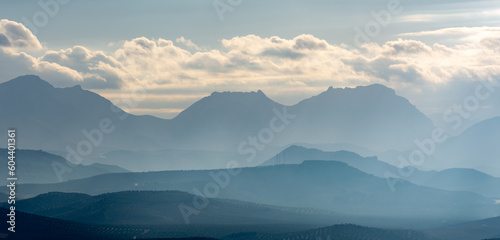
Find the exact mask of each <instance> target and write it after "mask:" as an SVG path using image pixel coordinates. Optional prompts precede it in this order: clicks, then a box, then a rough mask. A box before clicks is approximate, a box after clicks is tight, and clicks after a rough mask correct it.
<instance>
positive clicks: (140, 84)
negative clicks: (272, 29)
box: [0, 20, 500, 111]
mask: <svg viewBox="0 0 500 240" xmlns="http://www.w3.org/2000/svg"><path fill="white" fill-rule="evenodd" d="M2 23H3V25H2V26H7V25H9V26H11V27H4V28H2V29H3V32H0V72H2V73H3V74H2V78H3V79H4V80H8V79H11V78H14V77H17V76H19V75H25V74H37V75H40V76H41V77H42V78H44V79H46V80H48V81H49V82H51V83H53V84H55V85H56V86H72V85H75V84H80V85H82V86H83V87H84V88H87V89H116V90H121V91H123V90H129V89H133V88H146V89H147V90H149V91H151V92H155V94H158V95H162V94H164V95H169V94H172V93H175V92H176V93H179V92H186V94H196V95H199V94H205V93H208V92H210V91H222V90H230V91H250V90H255V89H262V90H263V91H265V92H270V94H269V95H271V96H273V95H274V96H281V97H282V98H283V99H291V97H290V95H294V96H297V95H300V94H301V96H303V95H312V94H316V93H318V92H320V91H323V90H325V89H326V88H327V87H328V86H336V87H352V86H357V85H367V84H373V83H382V84H385V85H387V86H389V87H392V88H395V89H396V90H397V91H399V92H404V93H410V94H408V95H411V93H417V92H420V93H421V92H425V91H429V90H433V89H438V88H442V87H443V86H447V85H449V84H450V83H454V82H468V83H470V82H474V81H477V80H481V79H486V80H490V81H492V80H495V81H498V80H499V79H500V65H499V64H498V63H499V62H500V54H498V51H499V50H500V49H499V47H498V46H500V44H499V43H500V35H499V33H500V28H493V27H477V28H465V27H463V28H446V29H438V30H433V31H426V32H417V33H406V34H403V35H401V37H404V38H399V39H396V40H393V41H387V42H385V43H383V44H377V43H368V44H364V45H362V46H361V47H360V48H350V47H348V46H346V45H342V44H340V45H339V44H331V43H329V42H327V41H325V40H323V39H320V38H317V37H315V36H313V35H309V34H304V35H299V36H296V37H294V38H282V37H278V36H272V37H261V36H257V35H246V36H236V37H233V38H229V39H222V40H221V47H220V48H217V49H202V48H199V47H198V46H197V45H196V44H194V43H192V41H190V40H187V39H185V38H179V39H176V40H175V42H174V41H172V40H167V39H162V38H158V39H149V38H146V37H139V38H135V39H131V40H126V41H121V42H119V43H116V45H115V48H116V51H114V52H105V51H99V50H92V49H89V48H87V47H85V46H74V47H71V48H67V49H59V50H53V49H49V50H44V49H41V48H40V45H39V42H38V40H36V38H35V37H34V36H33V35H32V34H31V33H30V32H29V30H27V29H26V28H25V27H24V26H22V24H19V23H15V22H11V21H6V20H2ZM11 28H15V29H17V31H13V30H9V29H11ZM20 30H23V31H21V32H22V33H20V32H19V31H20ZM22 36H24V37H22ZM420 36H445V37H457V36H458V37H459V38H460V39H461V42H460V43H459V44H455V45H443V44H439V43H433V44H429V43H426V42H422V41H419V40H416V39H414V38H416V37H420ZM35 40H36V41H35ZM24 49H39V50H42V51H44V52H42V54H41V56H40V57H34V56H32V55H30V54H27V53H25V52H23V50H24ZM464 86H465V85H464ZM182 104H185V105H187V104H186V103H185V102H183V103H182ZM185 105H183V107H185ZM155 107H158V106H155ZM139 108H141V107H138V108H137V109H139ZM142 108H144V109H152V108H154V107H151V106H143V107H142ZM162 108H166V107H162ZM168 108H172V109H181V108H182V107H179V106H177V105H175V106H174V105H172V106H169V107H168ZM137 111H139V110H137Z"/></svg>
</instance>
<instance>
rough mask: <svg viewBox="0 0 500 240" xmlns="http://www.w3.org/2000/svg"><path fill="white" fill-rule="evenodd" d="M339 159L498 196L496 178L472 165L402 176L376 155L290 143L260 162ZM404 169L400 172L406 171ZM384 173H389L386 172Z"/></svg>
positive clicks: (371, 171) (410, 178)
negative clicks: (330, 150)
mask: <svg viewBox="0 0 500 240" xmlns="http://www.w3.org/2000/svg"><path fill="white" fill-rule="evenodd" d="M311 159H313V160H330V161H339V162H344V163H346V164H348V165H349V166H352V167H354V168H357V169H359V170H361V171H363V172H365V173H369V174H373V175H375V176H377V177H383V178H386V177H387V176H397V177H399V178H401V179H404V180H406V181H409V182H412V183H415V184H418V185H421V186H427V187H432V188H437V189H442V190H449V191H468V192H473V193H477V194H481V195H483V196H486V197H494V198H500V188H498V187H497V186H500V178H495V177H493V176H490V175H488V174H485V173H483V172H479V171H476V170H474V169H458V168H452V169H447V170H443V171H422V170H419V169H416V168H413V169H412V174H411V175H410V176H406V175H405V177H403V176H402V175H401V174H400V173H399V172H400V169H399V168H397V167H395V166H393V165H390V164H388V163H385V162H382V161H379V160H378V159H377V157H361V156H359V155H358V154H356V153H352V152H348V151H336V152H325V151H321V150H318V149H313V148H305V147H300V146H295V145H292V146H290V147H288V148H286V149H285V150H283V151H282V152H280V153H279V154H277V155H276V156H274V157H273V158H271V159H269V160H267V161H265V162H264V163H262V166H271V165H280V164H300V163H303V162H304V161H306V160H311ZM408 171H409V170H408V169H404V172H408ZM387 173H391V174H390V175H387Z"/></svg>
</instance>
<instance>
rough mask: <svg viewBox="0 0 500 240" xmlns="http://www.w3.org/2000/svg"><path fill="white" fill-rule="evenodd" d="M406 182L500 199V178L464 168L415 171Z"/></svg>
mask: <svg viewBox="0 0 500 240" xmlns="http://www.w3.org/2000/svg"><path fill="white" fill-rule="evenodd" d="M405 179H406V180H408V181H410V182H412V183H415V184H418V185H422V186H428V187H433V188H438V189H443V190H448V191H468V192H474V193H477V194H481V195H483V196H485V197H489V198H495V199H500V188H499V187H498V186H500V178H497V177H493V176H490V175H488V174H486V173H483V172H480V171H477V170H474V169H466V168H465V169H464V168H450V169H446V170H443V171H418V170H416V171H415V174H413V175H412V176H411V177H409V178H405Z"/></svg>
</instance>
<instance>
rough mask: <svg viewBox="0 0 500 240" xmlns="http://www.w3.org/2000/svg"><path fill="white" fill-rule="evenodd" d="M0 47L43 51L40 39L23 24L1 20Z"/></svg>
mask: <svg viewBox="0 0 500 240" xmlns="http://www.w3.org/2000/svg"><path fill="white" fill-rule="evenodd" d="M0 47H2V48H6V47H8V48H18V49H28V50H29V49H33V50H39V49H42V45H41V44H40V42H39V41H38V39H37V38H36V37H35V35H33V34H32V33H31V31H30V30H29V29H28V28H26V27H25V26H24V25H23V24H21V23H18V22H14V21H9V20H7V19H1V20H0Z"/></svg>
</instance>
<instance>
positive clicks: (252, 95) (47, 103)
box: [0, 75, 432, 171]
mask: <svg viewBox="0 0 500 240" xmlns="http://www.w3.org/2000/svg"><path fill="white" fill-rule="evenodd" d="M12 99H16V101H12ZM125 100H126V101H122V100H120V101H121V102H122V103H121V104H119V105H121V106H122V105H123V106H125V107H130V106H133V104H134V103H135V102H134V99H125ZM129 105H130V106H129ZM0 111H2V112H5V113H9V114H6V115H5V116H4V117H2V118H1V119H0V126H1V127H2V128H3V130H4V131H6V130H7V128H16V129H18V132H17V134H18V147H19V148H23V149H43V150H46V151H51V152H58V153H59V152H61V155H62V156H63V157H67V158H72V159H77V160H79V161H85V160H88V159H96V158H99V157H100V156H102V155H105V154H106V153H108V152H112V151H124V150H125V151H130V152H135V153H144V152H149V151H167V150H172V151H177V150H184V151H213V152H228V153H237V152H238V151H239V152H246V153H249V152H250V151H254V150H258V151H259V152H262V154H264V155H266V154H269V152H266V151H268V150H269V149H270V148H273V147H275V146H283V145H288V144H291V143H293V142H305V143H311V144H315V143H334V144H348V145H353V146H354V145H355V146H360V148H362V147H366V148H370V149H374V150H379V149H387V148H399V147H407V146H409V145H411V144H412V142H413V140H414V139H415V138H416V137H419V136H420V135H425V134H428V133H429V132H430V130H429V129H430V128H431V127H432V124H431V122H430V120H428V119H427V118H426V117H425V116H424V115H423V114H422V113H421V112H419V111H418V110H417V109H416V108H415V106H413V105H411V104H410V103H409V102H408V101H407V100H406V99H404V98H402V97H399V96H397V95H396V94H395V92H394V91H393V90H391V89H389V88H386V87H384V86H382V85H371V86H366V87H357V88H345V89H333V88H330V89H328V90H327V91H326V92H323V93H321V94H319V95H318V96H314V97H312V98H310V99H306V100H304V101H301V102H300V103H298V104H296V105H294V106H290V107H286V108H285V107H284V106H283V105H281V104H279V103H276V102H274V101H273V100H271V99H269V98H268V97H267V96H266V95H265V94H264V93H263V92H262V91H257V92H249V93H240V92H222V93H219V92H214V93H212V94H211V95H210V96H207V97H205V98H203V99H201V100H199V101H197V102H196V103H194V104H193V105H191V106H190V107H188V108H187V109H185V110H184V111H182V112H181V113H180V114H179V115H178V116H177V117H175V118H174V119H171V120H166V119H159V118H155V117H151V116H136V115H132V114H127V113H126V112H125V111H123V110H122V109H120V108H119V107H117V106H116V105H114V104H113V103H111V102H110V101H109V100H107V99H105V98H103V97H101V96H100V95H98V94H96V93H93V92H90V91H87V90H83V89H82V88H81V87H80V86H75V87H70V88H55V87H53V86H52V85H50V84H49V83H47V82H46V81H44V80H42V79H40V78H39V77H37V76H33V75H27V76H21V77H18V78H16V79H13V80H10V81H8V82H5V83H2V84H0ZM284 123H285V124H284ZM271 124H272V125H271ZM272 129H274V130H272ZM0 130H1V129H0ZM270 131H271V132H270ZM268 135H269V136H268ZM252 137H253V138H254V139H257V141H258V143H259V144H260V145H263V146H265V147H261V146H259V147H258V148H257V149H252V148H253V146H252V145H255V144H252V143H249V141H250V139H251V138H252ZM266 138H269V139H266ZM264 142H265V144H263V143H264ZM245 143H246V145H245ZM5 144H6V143H0V147H1V146H3V147H5ZM241 144H243V145H241ZM239 146H242V148H239ZM229 155H231V154H229ZM239 155H240V156H239V159H241V160H243V159H245V158H247V157H248V156H247V155H246V154H239ZM266 156H267V155H266ZM233 158H234V155H232V156H231V157H228V159H225V160H227V161H229V160H232V159H233ZM147 160H148V159H144V161H147ZM186 160H187V161H188V162H194V163H196V162H197V161H198V163H202V162H203V161H204V160H203V159H199V158H198V157H192V158H187V159H186ZM237 160H238V159H237ZM164 161H165V162H168V161H169V158H165V159H164ZM227 161H221V162H227ZM137 162H142V161H139V160H137ZM203 164H205V163H203ZM203 164H202V165H203ZM129 165H133V164H129ZM145 165H148V164H145ZM176 165H177V164H176ZM208 165H209V164H208ZM119 166H120V167H124V168H127V167H125V166H122V165H119ZM209 167H210V166H209ZM221 167H225V165H223V166H221V165H220V164H219V163H214V164H213V165H211V168H221ZM179 168H182V166H180V167H179ZM187 168H188V167H187V166H186V167H184V169H187ZM152 169H156V168H152ZM152 169H148V170H152ZM129 170H132V171H136V170H144V169H129Z"/></svg>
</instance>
